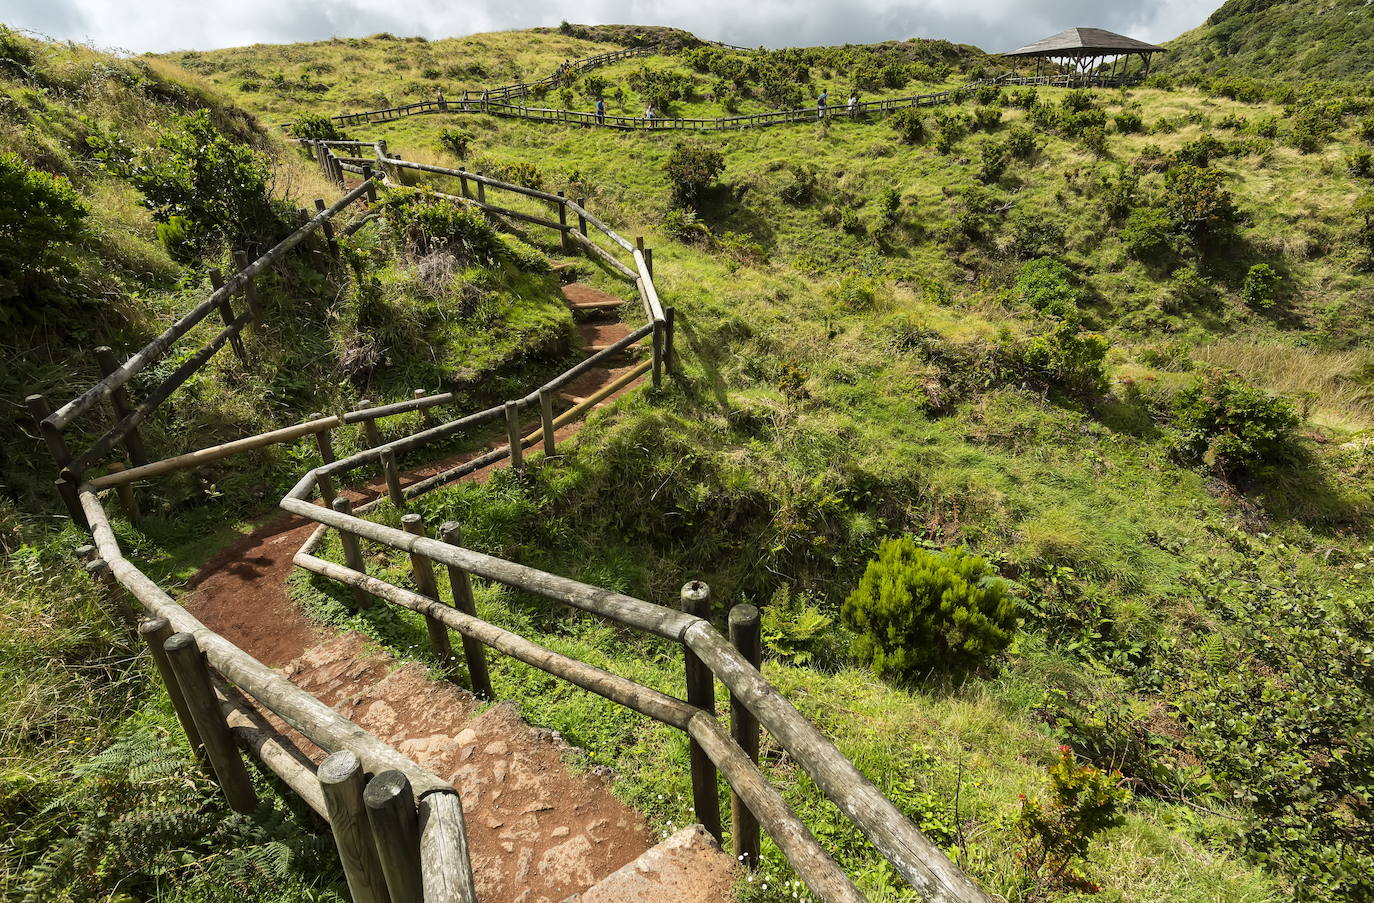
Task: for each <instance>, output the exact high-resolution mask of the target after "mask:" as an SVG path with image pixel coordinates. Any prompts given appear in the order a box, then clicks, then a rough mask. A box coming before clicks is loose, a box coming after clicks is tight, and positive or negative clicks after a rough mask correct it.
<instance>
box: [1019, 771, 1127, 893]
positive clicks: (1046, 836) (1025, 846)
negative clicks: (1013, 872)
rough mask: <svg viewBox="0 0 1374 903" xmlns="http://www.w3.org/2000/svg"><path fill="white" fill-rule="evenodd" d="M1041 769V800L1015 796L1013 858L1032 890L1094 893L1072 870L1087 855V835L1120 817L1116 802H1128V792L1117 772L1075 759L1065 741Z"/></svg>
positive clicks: (1093, 887) (1089, 837) (1113, 824)
mask: <svg viewBox="0 0 1374 903" xmlns="http://www.w3.org/2000/svg"><path fill="white" fill-rule="evenodd" d="M1046 774H1047V775H1048V776H1049V780H1050V788H1049V789H1050V793H1049V799H1048V800H1047V801H1046V802H1041V801H1040V800H1038V799H1028V798H1027V797H1026V796H1025V794H1022V795H1021V811H1020V813H1018V815H1017V817H1016V821H1015V823H1014V828H1015V832H1016V836H1017V839H1018V840H1019V841H1020V843H1021V849H1020V850H1019V851H1018V853H1017V858H1018V859H1019V860H1020V862H1021V865H1022V867H1023V868H1024V869H1025V871H1026V876H1027V878H1028V879H1029V881H1030V883H1031V886H1032V888H1034V889H1035V892H1037V893H1043V892H1045V891H1048V890H1079V891H1086V892H1088V893H1095V892H1096V891H1097V890H1099V888H1098V887H1097V886H1096V885H1094V884H1093V883H1092V882H1090V881H1088V880H1087V879H1086V878H1084V877H1083V876H1082V875H1081V874H1079V873H1078V871H1077V869H1078V864H1079V863H1081V862H1082V861H1083V860H1085V859H1086V858H1087V855H1088V847H1089V844H1091V843H1092V840H1093V838H1095V837H1097V836H1098V835H1099V834H1101V833H1102V832H1104V831H1106V830H1108V829H1110V828H1115V827H1118V826H1119V825H1121V824H1122V823H1123V822H1124V821H1125V819H1124V817H1123V816H1122V813H1121V807H1122V806H1124V805H1126V804H1127V803H1128V802H1130V799H1131V792H1130V791H1129V790H1127V789H1126V788H1125V787H1124V786H1122V784H1121V775H1120V774H1107V773H1105V772H1103V771H1101V770H1100V769H1098V768H1095V767H1093V766H1092V765H1089V764H1087V763H1084V764H1081V765H1080V764H1078V762H1077V760H1076V759H1075V757H1074V754H1073V750H1072V749H1070V748H1069V747H1067V746H1061V747H1059V758H1058V759H1057V760H1056V761H1055V763H1054V764H1053V765H1051V766H1050V767H1049V768H1047V769H1046Z"/></svg>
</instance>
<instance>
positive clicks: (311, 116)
mask: <svg viewBox="0 0 1374 903" xmlns="http://www.w3.org/2000/svg"><path fill="white" fill-rule="evenodd" d="M291 134H293V135H295V136H296V137H297V138H301V139H303V140H307V141H342V140H343V137H344V135H343V132H341V131H339V127H338V126H337V125H335V124H334V120H332V119H330V118H329V117H327V116H321V115H320V114H319V113H302V114H301V115H299V116H297V117H296V121H295V122H293V123H291Z"/></svg>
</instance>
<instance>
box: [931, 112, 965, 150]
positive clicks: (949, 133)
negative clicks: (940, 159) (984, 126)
mask: <svg viewBox="0 0 1374 903" xmlns="http://www.w3.org/2000/svg"><path fill="white" fill-rule="evenodd" d="M935 124H936V130H937V134H936V136H935V149H936V150H938V151H939V152H940V153H942V154H948V153H950V152H951V151H953V150H954V148H955V145H957V144H958V143H959V142H960V141H962V140H963V138H964V136H965V135H967V134H968V117H967V116H965V115H964V114H963V113H960V112H957V111H950V110H940V111H938V112H937V113H936V114H935Z"/></svg>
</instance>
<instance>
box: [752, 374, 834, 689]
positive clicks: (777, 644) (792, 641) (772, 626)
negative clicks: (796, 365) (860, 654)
mask: <svg viewBox="0 0 1374 903" xmlns="http://www.w3.org/2000/svg"><path fill="white" fill-rule="evenodd" d="M787 394H794V393H787ZM834 623H835V619H834V618H832V617H831V616H830V615H828V614H826V613H825V612H823V611H821V610H820V608H819V607H818V606H817V603H816V600H814V599H812V598H811V597H809V596H807V595H805V594H803V593H794V592H792V589H791V587H789V586H782V587H780V588H779V589H778V590H777V592H775V593H773V597H772V598H771V599H769V600H768V604H767V605H766V606H764V609H763V612H762V617H761V618H760V623H759V632H760V634H761V635H762V640H763V648H764V649H766V650H768V652H769V653H770V654H771V655H772V656H774V657H776V658H780V659H782V660H783V661H786V662H787V663H789V664H792V665H823V664H831V663H833V662H834V661H835V660H836V659H838V658H840V657H841V655H840V651H841V650H840V649H839V648H838V644H837V643H836V642H835V639H836V630H835V628H834Z"/></svg>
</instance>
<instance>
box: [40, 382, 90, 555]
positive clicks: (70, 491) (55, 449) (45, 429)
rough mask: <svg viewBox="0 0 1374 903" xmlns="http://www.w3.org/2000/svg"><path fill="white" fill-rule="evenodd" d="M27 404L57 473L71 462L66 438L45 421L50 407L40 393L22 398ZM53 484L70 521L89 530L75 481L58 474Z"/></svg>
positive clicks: (88, 523) (50, 410)
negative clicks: (69, 516)
mask: <svg viewBox="0 0 1374 903" xmlns="http://www.w3.org/2000/svg"><path fill="white" fill-rule="evenodd" d="M24 401H25V402H27V403H28V406H29V414H30V415H31V416H32V417H33V423H34V428H35V429H37V430H38V433H39V435H41V436H42V437H43V444H44V445H46V446H47V447H48V454H50V455H52V459H53V463H54V464H55V465H56V466H57V470H58V472H59V474H60V473H61V471H62V468H64V467H66V466H67V465H68V464H70V463H71V460H72V455H71V452H69V451H67V440H66V439H64V438H62V431H61V430H60V429H58V428H57V427H55V426H52V425H50V424H48V423H46V422H45V421H46V420H47V418H48V415H49V414H51V413H52V408H51V407H50V406H49V405H48V400H47V399H46V398H44V397H43V396H42V395H30V396H29V397H28V398H26V399H24ZM53 485H54V486H56V487H57V494H58V496H60V497H61V499H62V504H63V505H64V506H66V508H67V513H68V514H69V515H71V518H72V521H73V522H75V523H76V524H77V526H79V527H81V529H83V530H86V531H89V530H90V529H91V524H90V522H89V521H88V520H86V512H85V511H84V510H82V508H81V497H80V495H79V494H78V493H77V490H76V481H75V480H71V479H68V478H67V477H65V476H59V477H58V478H57V479H56V480H55V481H54V482H53Z"/></svg>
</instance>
